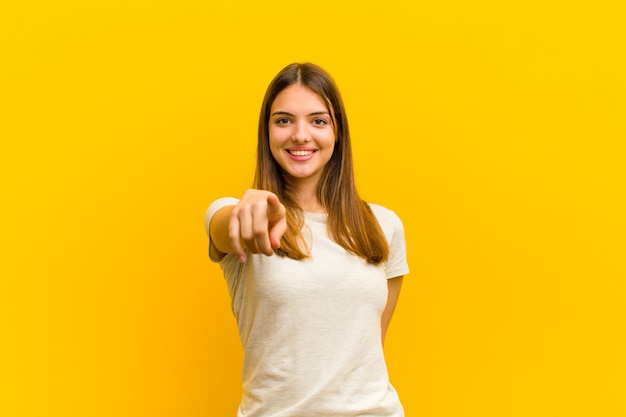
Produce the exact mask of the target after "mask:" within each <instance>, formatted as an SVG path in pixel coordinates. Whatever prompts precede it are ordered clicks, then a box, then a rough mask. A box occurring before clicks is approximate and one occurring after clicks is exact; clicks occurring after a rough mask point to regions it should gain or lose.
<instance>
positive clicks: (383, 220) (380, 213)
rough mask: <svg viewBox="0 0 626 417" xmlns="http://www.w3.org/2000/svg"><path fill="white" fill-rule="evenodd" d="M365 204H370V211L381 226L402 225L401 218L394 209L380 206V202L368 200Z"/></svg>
mask: <svg viewBox="0 0 626 417" xmlns="http://www.w3.org/2000/svg"><path fill="white" fill-rule="evenodd" d="M367 204H368V205H369V206H370V209H372V213H374V216H376V219H377V220H378V223H380V224H381V226H383V225H385V224H391V225H395V224H400V225H402V220H401V219H400V216H398V215H397V214H396V212H395V211H393V210H391V209H389V208H387V207H384V206H381V205H380V204H375V203H370V202H368V203H367Z"/></svg>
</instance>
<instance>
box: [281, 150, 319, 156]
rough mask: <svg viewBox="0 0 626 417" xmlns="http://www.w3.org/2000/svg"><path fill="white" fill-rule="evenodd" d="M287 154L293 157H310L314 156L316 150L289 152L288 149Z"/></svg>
mask: <svg viewBox="0 0 626 417" xmlns="http://www.w3.org/2000/svg"><path fill="white" fill-rule="evenodd" d="M287 152H288V153H289V154H290V155H293V156H309V155H311V154H313V153H314V152H315V151H314V150H307V151H303V150H289V149H288V150H287Z"/></svg>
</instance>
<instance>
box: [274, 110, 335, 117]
mask: <svg viewBox="0 0 626 417" xmlns="http://www.w3.org/2000/svg"><path fill="white" fill-rule="evenodd" d="M319 114H328V115H330V113H329V112H327V111H314V112H313V113H309V114H308V115H307V116H317V115H319ZM276 115H285V116H295V115H294V114H292V113H289V112H288V111H280V110H279V111H275V112H274V113H272V116H276Z"/></svg>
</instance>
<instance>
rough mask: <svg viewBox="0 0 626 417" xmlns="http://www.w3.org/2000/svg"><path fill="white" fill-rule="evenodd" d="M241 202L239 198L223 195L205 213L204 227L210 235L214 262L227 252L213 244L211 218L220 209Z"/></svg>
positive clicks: (211, 255) (210, 252)
mask: <svg viewBox="0 0 626 417" xmlns="http://www.w3.org/2000/svg"><path fill="white" fill-rule="evenodd" d="M237 203H239V199H237V198H233V197H223V198H219V199H217V200H215V201H214V202H212V203H211V205H210V206H209V208H208V209H207V211H206V213H205V214H204V228H205V230H206V234H207V236H208V237H209V259H211V260H212V261H213V262H220V261H221V260H222V259H224V256H225V254H224V253H222V252H220V251H219V250H217V248H216V247H215V245H214V244H213V240H212V239H211V233H210V231H209V225H210V224H211V219H212V218H213V216H214V215H215V213H217V212H218V211H219V210H220V209H222V208H224V207H228V206H235V205H237Z"/></svg>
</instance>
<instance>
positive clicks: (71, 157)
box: [0, 0, 626, 417]
mask: <svg viewBox="0 0 626 417" xmlns="http://www.w3.org/2000/svg"><path fill="white" fill-rule="evenodd" d="M625 18H626V13H625V6H624V3H623V2H621V1H617V0H616V1H609V0H597V1H590V0H589V1H557V0H548V1H545V0H542V1H539V0H526V1H517V0H515V1H511V2H500V1H493V0H474V1H465V0H459V1H452V0H444V1H428V2H412V1H394V0H390V1H385V2H371V3H367V2H365V3H363V2H356V1H355V2H337V1H318V2H313V3H310V2H308V3H301V4H300V3H298V4H296V3H295V2H294V4H291V3H289V2H267V1H238V2H227V1H221V2H218V1H193V0H179V1H145V0H136V1H130V2H127V1H121V0H111V1H107V2H83V1H80V2H79V1H73V0H60V1H57V2H50V1H48V2H46V1H17V0H4V1H3V2H2V5H0V35H1V37H0V39H1V40H0V61H1V65H0V138H1V142H0V143H1V148H0V149H1V152H0V169H1V170H2V172H1V178H2V179H1V181H2V193H1V197H0V198H1V204H2V205H1V207H2V214H3V215H2V216H1V218H2V225H1V226H2V247H1V248H0V249H1V251H2V267H1V268H2V269H1V270H0V275H1V277H2V278H1V287H0V297H2V298H1V299H0V302H1V303H0V305H1V306H2V307H1V308H2V316H1V317H2V319H1V320H2V321H1V330H0V337H1V338H2V340H1V343H0V349H2V352H1V354H0V375H2V384H3V385H5V386H4V387H2V389H0V415H3V416H81V417H82V416H151V417H152V416H181V417H191V416H234V415H235V412H236V408H237V404H238V400H239V396H240V387H239V384H240V367H241V348H240V345H239V340H238V337H237V333H236V326H235V321H234V319H233V317H232V313H231V311H230V304H229V300H228V296H227V292H226V286H225V283H224V281H223V278H222V276H221V272H220V270H219V268H218V267H217V266H216V265H213V264H210V262H209V261H208V259H207V255H206V243H207V242H206V236H205V235H204V228H203V224H202V220H203V215H204V210H205V209H206V207H207V206H208V204H209V203H210V202H211V201H212V200H213V199H215V198H217V197H219V196H224V195H234V196H238V195H240V194H241V193H242V191H243V190H244V189H245V188H247V187H248V186H249V185H250V184H251V181H252V174H253V165H254V151H255V141H256V123H257V115H258V111H259V107H260V103H261V99H262V95H263V93H264V90H265V88H266V86H267V84H268V83H269V81H270V79H271V78H272V77H273V76H274V74H275V73H276V72H278V71H279V70H280V69H281V68H282V67H283V66H285V65H286V64H288V63H290V62H293V61H312V62H315V63H318V64H320V65H321V66H323V67H325V68H326V69H328V70H329V71H330V72H331V73H332V74H333V75H334V76H335V78H336V80H337V82H338V84H339V86H340V88H341V90H342V92H343V95H344V100H345V102H346V106H347V110H348V115H349V118H350V123H351V127H352V133H353V139H354V152H355V158H356V170H357V180H358V186H359V188H360V190H361V193H362V195H363V197H364V198H366V199H368V200H370V201H374V202H377V203H379V204H383V205H385V206H388V207H390V208H392V209H394V210H395V211H396V212H397V213H398V214H399V215H400V216H401V217H402V218H403V220H404V223H405V228H406V233H407V244H408V249H409V262H410V266H411V274H410V275H409V276H408V277H407V278H406V280H405V285H404V289H403V293H402V295H401V299H400V303H399V306H398V309H397V311H396V316H395V318H394V321H393V322H392V325H391V328H390V333H389V335H388V339H387V342H386V353H387V357H388V362H389V369H390V373H391V377H392V380H393V382H394V385H395V386H396V388H397V389H398V391H399V392H400V395H401V397H402V399H403V402H404V405H405V408H406V411H407V416H409V417H411V416H420V417H435V416H437V417H443V416H446V417H447V416H450V417H453V416H454V417H456V416H464V417H470V416H477V417H478V416H480V417H489V416H494V417H495V416H498V417H502V416H510V417H513V416H515V417H518V416H519V417H528V416H533V417H540V416H546V417H548V416H549V417H557V416H581V417H582V416H618V415H626V399H625V398H626V361H625V359H624V352H626V325H625V322H626V320H625V319H626V307H625V301H626V297H625V295H626V286H625V284H624V278H625V277H626V267H625V261H624V258H625V253H626V220H625V216H624V213H626V201H625V200H626V193H625V190H626V181H625V180H626V174H625V168H624V160H625V156H626V155H625V145H624V139H625V138H626V117H625V114H626V81H625V80H626V77H624V74H626V58H625V57H626V50H625V49H626V48H625V45H626V31H625V29H624V21H625Z"/></svg>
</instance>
